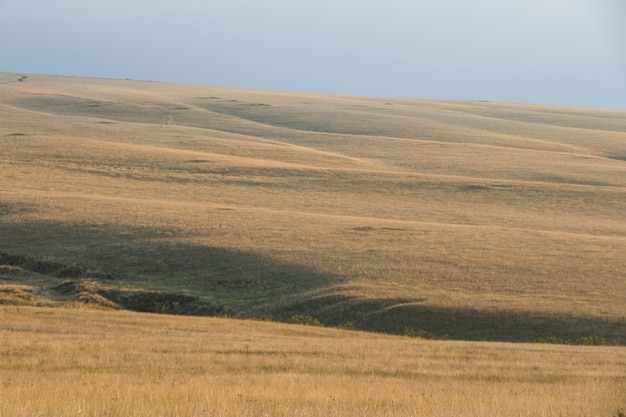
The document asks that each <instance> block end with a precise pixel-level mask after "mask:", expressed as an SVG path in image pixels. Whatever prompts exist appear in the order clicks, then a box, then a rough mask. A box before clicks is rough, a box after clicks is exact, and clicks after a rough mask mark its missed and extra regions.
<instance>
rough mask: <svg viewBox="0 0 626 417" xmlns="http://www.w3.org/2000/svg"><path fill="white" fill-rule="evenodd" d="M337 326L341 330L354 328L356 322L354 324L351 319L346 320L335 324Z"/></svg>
mask: <svg viewBox="0 0 626 417" xmlns="http://www.w3.org/2000/svg"><path fill="white" fill-rule="evenodd" d="M337 327H338V328H340V329H342V330H356V324H354V322H353V321H346V322H343V323H341V324H340V325H339V326H337Z"/></svg>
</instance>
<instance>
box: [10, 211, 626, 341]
mask: <svg viewBox="0 0 626 417" xmlns="http://www.w3.org/2000/svg"><path fill="white" fill-rule="evenodd" d="M0 220H2V216H0ZM0 265H15V266H19V267H20V268H23V269H25V270H28V271H31V272H34V273H37V274H44V275H46V276H50V277H55V279H56V280H57V281H56V282H57V283H56V284H55V286H54V287H53V288H51V289H52V290H54V291H57V292H58V293H60V294H62V295H64V296H71V295H74V296H75V299H76V300H77V301H82V302H96V303H99V304H100V305H107V303H111V305H116V306H118V307H121V308H126V309H130V310H135V311H145V312H157V313H172V314H192V315H230V316H240V317H256V318H265V317H268V316H271V317H272V318H273V319H274V320H277V321H290V320H291V317H292V316H293V315H306V316H311V317H314V318H316V319H318V320H320V321H321V322H322V323H324V324H325V325H327V326H341V325H345V324H346V323H350V324H351V326H352V327H354V328H356V329H360V330H367V331H375V332H381V333H390V334H407V332H408V333H411V334H418V335H419V334H428V335H433V336H436V337H444V335H447V337H449V338H450V339H458V340H491V341H532V340H535V339H537V338H540V337H547V336H554V337H558V338H560V339H564V340H567V339H576V338H579V337H583V336H588V335H593V336H602V337H606V338H607V339H615V340H620V341H622V342H626V321H624V320H621V321H618V320H608V319H602V318H593V317H575V316H562V315H550V314H541V313H534V312H532V313H531V312H514V311H485V310H478V309H468V308H463V309H461V308H444V307H438V306H432V305H427V304H426V301H425V300H422V301H419V300H416V299H414V298H408V297H407V298H406V299H382V298H381V299H362V298H354V297H348V296H345V295H342V294H337V295H332V296H323V297H320V296H317V297H315V296H314V294H319V293H320V290H322V289H325V288H328V287H331V286H336V285H337V284H340V283H341V282H342V281H343V280H344V277H342V276H340V275H334V274H328V273H322V272H320V271H317V270H314V269H311V268H308V267H304V266H302V265H297V264H291V263H287V262H284V261H280V260H277V259H273V258H271V257H268V256H265V255H261V254H258V253H254V252H249V251H242V250H235V249H229V248H220V247H211V246H199V245H188V244H181V243H176V241H175V240H173V239H171V238H167V237H164V236H163V231H158V230H149V229H141V228H136V229H133V230H129V229H115V228H102V227H98V226H95V225H76V226H68V225H59V224H53V223H37V224H32V223H25V224H20V223H11V222H2V221H0ZM0 278H1V277H0Z"/></svg>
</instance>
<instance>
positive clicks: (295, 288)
mask: <svg viewBox="0 0 626 417" xmlns="http://www.w3.org/2000/svg"><path fill="white" fill-rule="evenodd" d="M625 213H626V112H624V111H618V110H594V109H577V108H565V107H560V108H559V107H548V106H539V105H517V104H501V103H489V102H475V101H470V102H462V101H438V100H409V99H376V98H361V97H343V96H330V95H316V94H303V93H280V92H264V91H249V90H236V89H220V88H212V87H198V86H185V85H171V84H164V83H156V82H138V81H131V80H102V79H85V78H76V77H52V76H43V75H16V74H10V73H2V74H0V253H1V255H0V263H1V264H4V267H3V269H2V270H1V271H0V280H2V281H0V282H1V283H2V285H3V287H2V288H4V289H2V292H0V294H4V295H5V296H4V299H5V300H6V301H5V302H9V303H27V304H28V303H31V304H32V303H35V304H37V303H39V304H42V305H48V304H50V303H56V302H66V301H75V300H76V299H78V298H80V299H81V300H82V301H84V302H92V303H93V302H95V303H100V304H102V305H108V306H110V307H113V308H116V307H123V308H130V309H135V310H140V311H157V310H159V311H164V312H176V313H182V314H200V315H215V314H219V315H231V316H237V317H256V318H260V317H272V319H274V320H277V321H289V320H290V318H291V317H292V316H293V315H296V314H299V315H308V316H311V317H314V318H316V319H318V320H320V321H321V322H322V323H324V324H325V325H329V326H338V325H342V324H345V323H349V324H350V325H351V326H353V327H355V328H357V329H363V330H371V331H377V332H387V333H396V334H397V333H402V332H403V330H404V329H406V328H410V329H415V330H424V331H427V332H430V333H432V334H437V335H443V334H447V335H449V337H450V338H451V339H465V340H500V341H531V340H534V339H536V338H537V337H543V336H555V337H559V338H563V339H573V338H574V339H575V338H577V337H582V336H587V335H595V336H600V337H606V338H608V339H611V340H617V341H622V342H624V341H626V309H625V307H624V306H625V305H626V291H624V284H625V279H626V278H625V277H626V255H625V254H626V221H625V220H626V215H625Z"/></svg>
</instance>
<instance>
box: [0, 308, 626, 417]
mask: <svg viewBox="0 0 626 417" xmlns="http://www.w3.org/2000/svg"><path fill="white" fill-rule="evenodd" d="M0 339H1V340H2V345H1V346H0V359H1V360H0V415H1V416H3V417H17V416H20V417H23V416H54V417H65V416H68V417H69V416H72V417H82V416H89V417H95V416H129V415H137V416H139V415H141V416H147V415H149V416H155V417H162V416H222V417H226V416H320V415H332V416H363V415H368V416H457V417H463V416H467V417H478V416H481V417H482V416H484V417H487V416H489V417H490V416H525V417H526V416H528V417H531V416H537V417H539V416H541V417H557V416H607V417H615V416H617V415H618V413H619V412H620V411H624V410H625V409H626V394H625V393H626V350H625V349H624V348H621V347H592V346H585V347H581V346H554V345H537V344H534V345H527V344H504V343H484V342H483V343H480V342H452V341H424V340H416V339H410V338H405V337H398V336H396V337H391V336H382V335H376V334H371V333H359V332H348V331H341V330H335V329H323V328H311V327H305V326H298V325H285V324H277V323H265V322H252V321H241V320H226V319H215V318H199V317H180V316H163V315H154V314H152V315H147V314H140V313H130V312H111V311H101V310H92V309H86V308H54V309H51V308H46V307H39V308H33V307H15V306H9V307H7V306H4V307H0Z"/></svg>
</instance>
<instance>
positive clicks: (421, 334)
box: [402, 327, 450, 340]
mask: <svg viewBox="0 0 626 417" xmlns="http://www.w3.org/2000/svg"><path fill="white" fill-rule="evenodd" d="M402 335H404V336H407V337H416V338H418V339H428V340H448V339H449V338H450V335H448V334H447V333H446V334H443V335H441V336H437V335H436V334H434V333H431V332H429V331H427V330H422V329H418V330H415V329H414V328H412V327H405V328H404V331H403V332H402Z"/></svg>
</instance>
